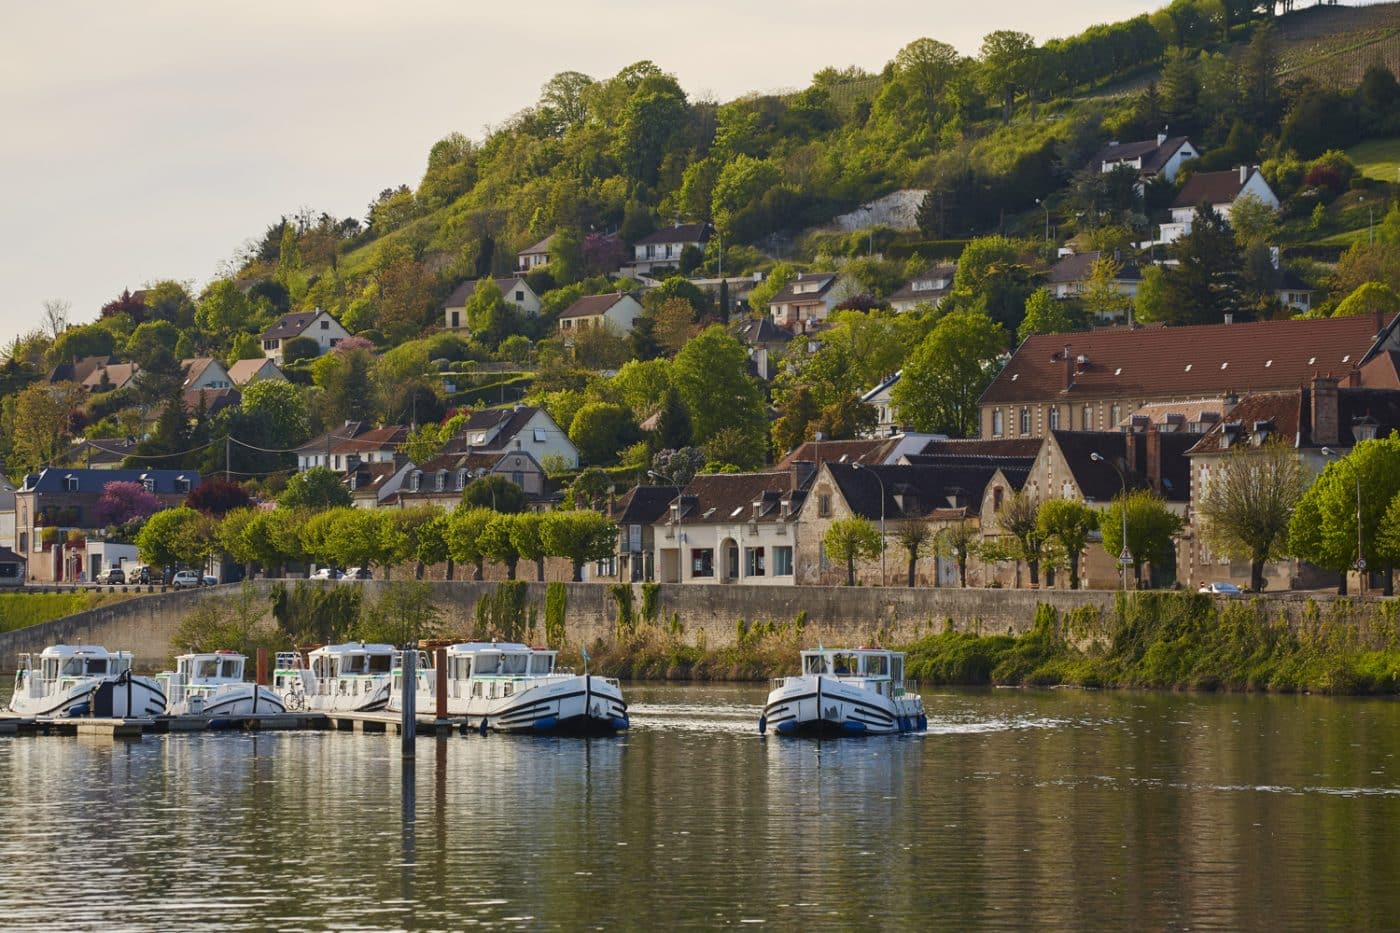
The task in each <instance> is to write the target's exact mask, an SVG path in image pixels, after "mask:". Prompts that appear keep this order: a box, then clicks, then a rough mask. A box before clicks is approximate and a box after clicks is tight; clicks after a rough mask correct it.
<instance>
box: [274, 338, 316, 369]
mask: <svg viewBox="0 0 1400 933" xmlns="http://www.w3.org/2000/svg"><path fill="white" fill-rule="evenodd" d="M320 355H321V345H320V344H319V343H317V342H316V340H315V339H314V338H312V337H293V338H292V339H291V340H288V341H287V342H286V343H284V344H283V345H282V361H283V362H284V363H286V364H287V365H288V366H292V365H295V364H297V363H300V362H301V361H302V360H314V359H315V358H316V357H318V356H320Z"/></svg>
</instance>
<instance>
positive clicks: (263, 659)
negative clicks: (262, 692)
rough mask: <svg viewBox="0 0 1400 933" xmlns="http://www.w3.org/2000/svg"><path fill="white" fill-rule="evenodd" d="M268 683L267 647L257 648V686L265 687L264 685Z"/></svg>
mask: <svg viewBox="0 0 1400 933" xmlns="http://www.w3.org/2000/svg"><path fill="white" fill-rule="evenodd" d="M268 683H269V681H268V677H267V649H266V648H259V649H258V686H259V687H266V686H267V685H268Z"/></svg>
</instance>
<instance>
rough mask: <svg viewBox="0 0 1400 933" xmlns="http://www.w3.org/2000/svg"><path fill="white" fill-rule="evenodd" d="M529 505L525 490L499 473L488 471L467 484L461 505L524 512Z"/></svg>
mask: <svg viewBox="0 0 1400 933" xmlns="http://www.w3.org/2000/svg"><path fill="white" fill-rule="evenodd" d="M527 505H528V503H527V501H526V498H525V490H523V489H521V488H520V487H519V486H517V485H516V484H515V483H512V482H511V481H510V477H508V476H502V475H501V474H499V473H488V474H486V475H485V476H482V477H478V478H477V479H474V480H472V481H471V482H470V483H468V484H467V488H466V489H463V490H462V503H461V507H462V508H465V509H474V508H484V509H490V510H491V511H493V512H512V513H513V512H523V511H525V508H526V506H527Z"/></svg>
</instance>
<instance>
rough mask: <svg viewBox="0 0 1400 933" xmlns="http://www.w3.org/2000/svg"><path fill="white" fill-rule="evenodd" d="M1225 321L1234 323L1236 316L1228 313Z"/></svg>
mask: <svg viewBox="0 0 1400 933" xmlns="http://www.w3.org/2000/svg"><path fill="white" fill-rule="evenodd" d="M1225 323H1226V324H1233V323H1235V316H1234V315H1233V314H1227V315H1225Z"/></svg>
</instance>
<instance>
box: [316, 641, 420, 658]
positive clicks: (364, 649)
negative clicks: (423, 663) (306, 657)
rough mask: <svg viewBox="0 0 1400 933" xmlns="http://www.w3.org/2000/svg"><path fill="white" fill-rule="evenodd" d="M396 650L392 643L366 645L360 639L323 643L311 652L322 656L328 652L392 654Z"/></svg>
mask: <svg viewBox="0 0 1400 933" xmlns="http://www.w3.org/2000/svg"><path fill="white" fill-rule="evenodd" d="M398 650H399V649H397V648H395V647H394V646H393V645H379V644H368V645H367V644H365V643H364V642H360V641H347V642H345V643H343V644H339V645H323V646H321V647H320V648H317V649H316V650H315V651H313V652H311V653H312V654H313V655H320V656H322V657H324V656H326V655H329V654H393V653H395V652H396V651H398Z"/></svg>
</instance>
